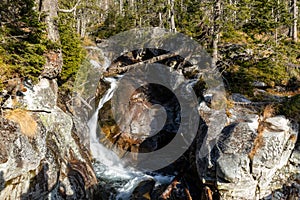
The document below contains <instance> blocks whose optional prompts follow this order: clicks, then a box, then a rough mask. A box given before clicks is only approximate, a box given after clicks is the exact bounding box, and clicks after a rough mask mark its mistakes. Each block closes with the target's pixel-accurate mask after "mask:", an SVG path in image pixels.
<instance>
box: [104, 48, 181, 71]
mask: <svg viewBox="0 0 300 200" xmlns="http://www.w3.org/2000/svg"><path fill="white" fill-rule="evenodd" d="M177 55H178V54H177V53H167V54H163V55H160V56H156V57H153V58H151V59H148V60H145V61H142V62H138V63H135V64H132V65H127V66H124V67H120V66H118V65H115V66H112V67H110V68H108V71H107V72H105V73H104V75H105V76H106V77H109V76H114V75H116V74H120V73H123V72H126V71H128V70H130V69H133V68H135V67H140V66H142V65H145V64H150V63H155V62H158V61H162V60H165V59H168V58H172V57H174V56H177Z"/></svg>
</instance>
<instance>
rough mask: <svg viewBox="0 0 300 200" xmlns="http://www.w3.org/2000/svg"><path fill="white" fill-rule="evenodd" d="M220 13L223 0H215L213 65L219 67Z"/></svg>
mask: <svg viewBox="0 0 300 200" xmlns="http://www.w3.org/2000/svg"><path fill="white" fill-rule="evenodd" d="M220 15H221V0H215V3H214V13H213V16H214V24H213V38H212V49H213V53H212V67H213V68H215V67H217V61H218V43H219V38H220V22H219V20H220Z"/></svg>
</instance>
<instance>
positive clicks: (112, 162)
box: [88, 78, 130, 178]
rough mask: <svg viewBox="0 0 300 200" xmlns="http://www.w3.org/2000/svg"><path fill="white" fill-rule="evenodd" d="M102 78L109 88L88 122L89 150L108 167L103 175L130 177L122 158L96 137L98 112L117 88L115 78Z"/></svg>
mask: <svg viewBox="0 0 300 200" xmlns="http://www.w3.org/2000/svg"><path fill="white" fill-rule="evenodd" d="M104 80H105V81H107V82H109V83H110V88H109V89H108V90H107V91H106V93H105V94H104V95H103V98H101V99H100V101H99V104H98V108H97V109H96V111H95V113H94V114H93V116H92V117H91V119H90V120H89V122H88V126H89V129H90V148H91V152H92V155H93V157H94V158H95V159H96V160H97V161H99V162H100V163H102V164H103V165H104V166H106V167H107V168H109V170H105V175H106V176H107V177H110V178H114V176H116V175H119V176H122V178H130V175H129V174H128V170H126V169H125V168H124V167H123V163H122V160H121V159H120V158H119V157H118V156H117V155H116V154H115V153H114V152H113V151H111V150H109V149H107V148H106V147H105V146H104V145H103V144H101V143H100V142H99V139H98V138H97V124H98V112H99V110H100V109H101V108H102V107H103V105H104V104H105V103H106V102H108V101H109V100H110V99H111V98H112V96H113V94H114V91H115V89H116V88H117V80H116V79H114V78H105V79H104Z"/></svg>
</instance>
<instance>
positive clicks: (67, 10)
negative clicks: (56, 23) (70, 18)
mask: <svg viewBox="0 0 300 200" xmlns="http://www.w3.org/2000/svg"><path fill="white" fill-rule="evenodd" d="M80 1H81V0H78V1H77V3H76V4H75V6H74V7H73V8H71V9H60V8H58V11H59V12H63V13H71V12H73V11H74V10H75V9H76V8H77V6H78V5H79V3H80Z"/></svg>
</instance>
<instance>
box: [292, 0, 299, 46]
mask: <svg viewBox="0 0 300 200" xmlns="http://www.w3.org/2000/svg"><path fill="white" fill-rule="evenodd" d="M292 12H293V27H292V37H293V40H294V41H295V42H297V41H298V29H297V25H298V6H297V0H292Z"/></svg>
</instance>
